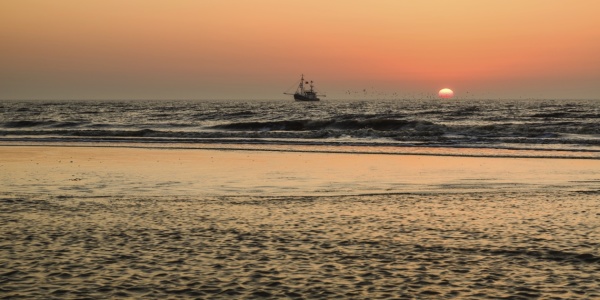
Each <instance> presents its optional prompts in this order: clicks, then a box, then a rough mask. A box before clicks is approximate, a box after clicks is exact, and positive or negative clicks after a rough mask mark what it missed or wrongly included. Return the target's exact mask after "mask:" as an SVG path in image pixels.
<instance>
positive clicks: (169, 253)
mask: <svg viewBox="0 0 600 300" xmlns="http://www.w3.org/2000/svg"><path fill="white" fill-rule="evenodd" d="M0 153H1V155H0V170H2V172H1V174H0V179H1V181H0V187H1V190H0V236H2V238H1V239H0V298H11V299H18V298H24V299H30V298H40V299H41V298H43V299H47V298H51V299H52V298H55V299H73V298H77V299H85V298H88V299H92V298H94V299H95V298H144V299H148V298H161V299H164V298H172V299H179V298H197V299H219V298H222V299H230V298H237V299H254V298H272V299H282V298H284V299H285V298H289V299H336V298H337V299H427V298H429V299H452V298H455V299H485V298H488V299H499V298H507V299H532V298H540V299H594V298H598V297H600V242H599V241H600V161H598V160H582V159H535V158H473V157H438V156H408V155H366V154H339V153H338V154H328V153H288V152H261V151H217V150H182V149H179V150H178V149H132V148H101V147H27V146H21V147H12V146H11V147H0Z"/></svg>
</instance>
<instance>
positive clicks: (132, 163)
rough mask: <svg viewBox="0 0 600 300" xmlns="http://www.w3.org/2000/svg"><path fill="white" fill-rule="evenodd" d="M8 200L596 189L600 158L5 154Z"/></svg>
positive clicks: (94, 151)
mask: <svg viewBox="0 0 600 300" xmlns="http://www.w3.org/2000/svg"><path fill="white" fill-rule="evenodd" d="M0 167H2V168H3V169H4V170H5V172H3V174H2V175H0V178H2V185H3V189H4V191H5V192H10V191H13V192H39V193H53V194H57V195H80V196H85V195H88V196H98V195H109V196H110V195H116V194H118V195H127V194H129V193H140V194H142V195H147V196H153V195H168V196H173V195H207V196H208V195H213V196H215V195H275V196H278V195H282V196H292V195H358V194H397V193H420V192H434V193H435V192H438V193H441V192H457V193H460V192H465V191H469V192H473V191H489V190H509V191H511V190H513V191H516V190H518V191H524V190H528V189H529V190H537V189H550V190H573V191H596V190H600V186H599V184H600V160H594V159H565V158H561V159H555V158H540V157H535V158H530V157H527V158H518V157H470V156H440V155H415V154H408V155H405V154H394V155H389V154H381V153H369V154H363V153H351V152H343V153H337V152H324V151H323V152H307V151H282V150H262V149H252V150H248V149H230V148H227V149H220V148H219V149H207V148H202V149H189V148H183V149H180V148H161V147H142V148H136V147H126V146H117V147H112V146H101V147H86V146H72V145H69V146H66V147H65V146H42V145H35V146H0Z"/></svg>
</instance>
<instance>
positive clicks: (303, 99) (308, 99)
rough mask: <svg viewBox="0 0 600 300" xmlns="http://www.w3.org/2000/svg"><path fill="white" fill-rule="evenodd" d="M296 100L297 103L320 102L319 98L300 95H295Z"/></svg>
mask: <svg viewBox="0 0 600 300" xmlns="http://www.w3.org/2000/svg"><path fill="white" fill-rule="evenodd" d="M294 100H296V101H319V100H320V99H319V98H317V97H306V96H303V95H300V94H294Z"/></svg>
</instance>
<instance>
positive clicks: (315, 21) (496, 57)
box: [0, 0, 600, 99]
mask: <svg viewBox="0 0 600 300" xmlns="http://www.w3.org/2000/svg"><path fill="white" fill-rule="evenodd" d="M598 12H600V1H597V0H572V1H567V0H564V1H557V0H504V1H499V0H498V1H492V0H453V1H449V0H419V1H408V0H406V1H403V0H373V1H355V0H326V1H323V0H318V1H317V0H303V1H288V0H245V1H244V0H237V1H234V0H214V1H213V0H170V1H166V0H86V1H81V0H52V1H48V0H2V1H0V99H285V98H286V96H285V95H283V92H285V91H286V90H288V89H289V88H290V87H293V86H294V84H295V83H297V82H298V80H299V78H300V75H301V74H304V75H305V77H306V78H308V79H309V80H314V81H315V85H316V87H317V88H318V90H319V91H320V92H322V93H326V94H327V98H326V99H345V98H356V97H359V98H360V97H363V98H365V99H377V98H425V97H432V96H433V97H435V96H436V95H437V91H438V90H440V89H442V88H451V89H452V90H454V92H455V98H458V99H461V98H462V99H487V98H492V99H493V98H510V99H527V98H558V99H560V98H569V99H600V54H599V53H600V17H598Z"/></svg>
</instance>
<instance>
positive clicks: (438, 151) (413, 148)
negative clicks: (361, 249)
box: [0, 141, 600, 160]
mask: <svg viewBox="0 0 600 300" xmlns="http://www.w3.org/2000/svg"><path fill="white" fill-rule="evenodd" d="M0 147H65V148H123V149H166V150H215V151H264V152H290V153H323V154H327V153H330V154H364V155H371V154H375V155H402V156H408V155H415V156H442V157H474V158H540V159H585V160H600V152H599V151H595V150H581V149H530V148H494V147H440V146H418V145H401V146H370V145H325V144H323V145H319V144H262V143H256V144H252V143H160V142H156V143H155V142H147V143H143V142H142V143H140V142H131V143H122V142H69V143H64V142H43V143H39V142H32V143H26V142H22V141H19V142H10V141H8V142H7V141H2V142H0ZM557 154H563V155H557Z"/></svg>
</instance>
